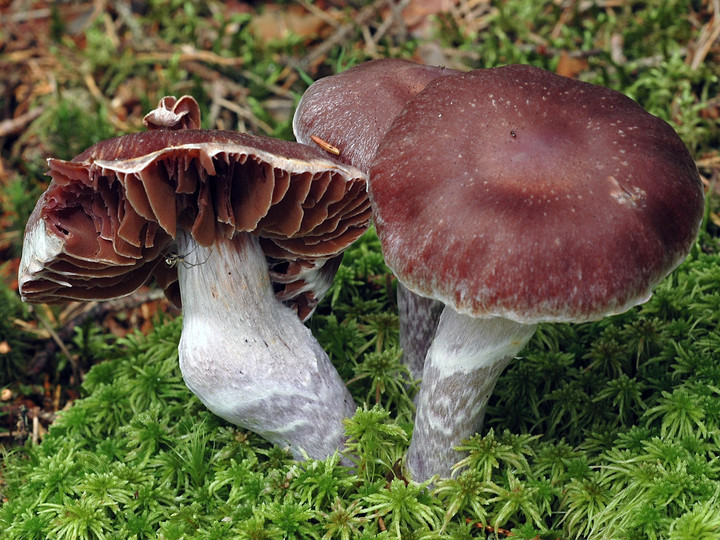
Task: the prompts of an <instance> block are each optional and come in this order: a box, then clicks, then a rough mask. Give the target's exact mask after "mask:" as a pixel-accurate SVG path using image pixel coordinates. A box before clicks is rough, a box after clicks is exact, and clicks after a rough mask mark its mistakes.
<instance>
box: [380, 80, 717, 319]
mask: <svg viewBox="0 0 720 540" xmlns="http://www.w3.org/2000/svg"><path fill="white" fill-rule="evenodd" d="M370 196H371V200H372V201H373V207H374V213H375V214H374V215H375V222H376V226H377V229H378V234H379V236H380V239H381V242H382V247H383V252H384V255H385V257H386V261H387V263H388V265H389V266H390V267H391V268H392V269H393V271H394V272H395V273H396V275H397V276H398V278H399V279H400V280H401V281H402V282H404V283H405V285H406V286H407V287H408V288H410V289H411V290H413V291H414V292H416V293H418V294H421V295H423V296H428V297H433V298H436V299H439V300H442V301H443V302H445V303H446V304H448V305H451V306H452V307H453V308H454V309H455V310H457V311H459V312H461V313H466V314H470V315H474V316H482V317H489V316H503V317H507V318H510V319H513V320H516V321H518V322H526V323H534V322H541V321H585V320H593V319H597V318H600V317H603V316H605V315H608V314H612V313H619V312H622V311H624V310H626V309H628V308H630V307H631V306H633V305H635V304H638V303H641V302H643V301H645V300H646V299H647V298H648V297H649V295H650V294H651V290H652V287H653V286H654V285H655V284H656V283H657V282H658V281H660V280H661V279H662V278H663V277H665V276H666V275H667V274H668V273H669V272H670V271H671V270H672V269H673V268H675V267H676V266H677V265H678V264H679V263H680V262H681V261H682V260H683V259H684V258H685V256H686V255H687V253H688V251H689V249H690V247H691V245H692V243H693V242H694V239H695V237H696V235H697V232H698V228H699V224H700V221H701V219H702V214H703V201H704V195H703V190H702V184H701V182H700V178H699V176H698V173H697V169H696V167H695V164H694V162H693V160H692V157H691V156H690V154H689V152H688V150H687V148H686V147H685V146H684V145H683V143H682V142H681V141H680V139H679V138H678V137H677V135H676V133H675V132H674V130H673V129H672V128H671V127H670V126H669V125H668V124H667V123H665V122H664V121H662V120H661V119H659V118H657V117H655V116H652V115H650V114H649V113H647V112H645V111H644V110H643V109H642V108H641V107H640V106H639V105H638V104H636V103H635V102H634V101H632V100H631V99H629V98H627V97H626V96H624V95H622V94H620V93H618V92H615V91H613V90H610V89H607V88H604V87H600V86H595V85H590V84H587V83H583V82H579V81H575V80H572V79H567V78H564V77H560V76H558V75H555V74H552V73H550V72H547V71H544V70H540V69H537V68H533V67H529V66H507V67H502V68H494V69H488V70H478V71H474V72H469V73H466V74H462V75H456V76H452V77H444V78H442V79H436V80H435V81H433V82H431V83H430V84H428V86H427V87H426V88H425V90H424V91H423V92H421V93H420V94H419V95H418V96H417V97H416V98H415V99H413V100H412V101H410V102H409V103H408V105H407V106H406V108H405V109H404V111H403V112H402V113H401V114H400V115H399V116H398V117H397V118H396V120H395V121H394V123H393V125H392V127H391V128H390V130H389V132H388V133H387V135H386V136H385V138H384V139H383V141H382V143H381V145H380V148H379V150H378V153H377V155H376V159H375V162H374V164H373V167H372V168H371V173H370Z"/></svg>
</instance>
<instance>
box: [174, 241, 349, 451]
mask: <svg viewBox="0 0 720 540" xmlns="http://www.w3.org/2000/svg"><path fill="white" fill-rule="evenodd" d="M218 236H220V235H218ZM177 249H178V253H179V254H180V256H181V257H182V258H180V259H178V261H177V264H178V279H179V285H180V295H181V298H182V305H183V329H182V337H181V339H180V345H179V347H178V349H179V355H180V368H181V370H182V374H183V378H184V379H185V383H186V384H187V386H188V388H190V390H192V392H193V393H195V395H196V396H198V398H200V401H202V402H203V403H204V404H205V405H206V406H207V407H208V409H210V410H211V411H212V412H214V413H215V414H217V415H218V416H220V417H221V418H224V419H225V420H227V421H229V422H232V423H233V424H237V425H239V426H241V427H243V428H246V429H249V430H252V431H254V432H255V433H257V434H259V435H261V436H263V437H264V438H265V439H267V440H269V441H270V442H272V443H274V444H277V445H280V446H283V447H289V449H290V451H291V452H292V454H293V456H294V457H295V458H296V459H303V452H305V453H306V454H307V455H308V456H309V457H312V458H318V459H322V458H324V457H327V456H328V455H330V454H332V453H333V452H334V451H335V450H337V449H339V448H341V447H342V445H343V443H344V439H345V437H344V431H343V419H344V418H346V417H349V416H351V415H352V414H353V413H354V412H355V403H354V402H353V399H352V397H351V396H350V393H349V392H348V390H347V388H346V387H345V385H344V384H343V382H342V380H341V379H340V376H339V375H338V373H337V371H336V370H335V368H334V366H333V365H332V363H331V362H330V359H329V358H328V356H327V354H326V353H325V351H323V349H322V348H321V347H320V345H319V344H318V343H317V341H316V340H315V338H314V337H313V335H312V334H311V333H310V330H309V329H308V328H307V327H305V326H304V325H303V324H302V322H301V321H300V320H299V319H298V317H297V314H296V313H295V312H294V311H293V310H291V309H290V308H288V307H286V306H285V305H283V304H282V303H281V302H280V301H279V300H277V299H276V298H275V296H274V293H273V289H272V286H271V284H270V280H269V277H268V268H267V262H266V260H265V257H264V255H263V252H262V250H261V248H260V245H259V243H258V238H257V237H256V236H254V235H251V234H248V233H240V234H237V235H236V236H235V237H234V238H233V239H232V240H229V239H225V238H220V239H218V240H216V241H215V243H214V244H213V245H212V246H211V247H203V246H201V245H199V244H198V243H197V242H196V241H195V240H194V239H193V238H192V236H191V235H190V234H188V233H184V232H182V231H180V232H179V233H178V238H177Z"/></svg>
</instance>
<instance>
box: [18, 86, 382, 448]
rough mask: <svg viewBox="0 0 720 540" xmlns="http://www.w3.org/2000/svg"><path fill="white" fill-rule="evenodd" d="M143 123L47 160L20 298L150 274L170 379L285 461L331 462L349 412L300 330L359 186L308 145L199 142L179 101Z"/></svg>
mask: <svg viewBox="0 0 720 540" xmlns="http://www.w3.org/2000/svg"><path fill="white" fill-rule="evenodd" d="M145 124H146V126H147V127H148V128H150V131H147V132H144V133H136V134H131V135H126V136H123V137H119V138H116V139H111V140H107V141H103V142H101V143H98V144H96V145H95V146H93V147H91V148H89V149H88V150H86V151H85V152H83V153H82V154H80V155H79V156H78V157H76V158H75V159H73V160H72V161H62V160H57V159H50V160H49V165H50V173H49V174H50V176H51V177H52V179H53V180H52V182H51V183H50V186H49V187H48V189H47V191H46V192H45V193H44V194H43V195H42V196H41V198H40V200H39V201H38V203H37V205H36V207H35V210H34V212H33V213H32V215H31V217H30V220H29V221H28V224H27V228H26V232H25V239H24V245H23V253H22V259H21V263H20V270H19V288H20V294H21V295H22V298H23V299H24V300H25V301H29V302H47V303H52V302H60V301H65V300H102V299H107V298H113V297H117V296H122V295H126V294H129V293H130V292H132V291H134V290H135V289H137V288H138V287H139V286H140V285H142V284H143V283H145V282H147V281H148V280H149V279H150V278H151V276H152V277H154V278H155V279H156V280H157V281H158V282H159V283H160V284H161V285H162V286H163V288H164V289H165V291H166V294H167V296H168V298H170V299H171V300H172V301H173V302H175V303H177V304H180V303H181V305H182V312H183V329H182V336H181V340H180V344H179V358H180V367H181V369H182V373H183V378H184V379H185V382H186V384H187V385H188V387H189V388H190V389H191V390H192V391H193V392H194V393H195V394H196V395H197V396H198V397H199V398H200V400H201V401H202V402H203V403H204V404H205V405H206V406H207V407H208V408H209V409H210V410H212V411H213V412H214V413H216V414H218V415H219V416H221V417H222V418H224V419H226V420H228V421H230V422H233V423H235V424H238V425H240V426H242V427H244V428H247V429H250V430H252V431H255V432H256V433H258V434H260V435H262V436H264V437H265V438H266V439H268V440H269V441H271V442H273V443H276V444H278V445H281V446H285V447H289V449H290V450H291V451H292V453H293V454H294V456H295V457H296V458H302V457H303V455H309V456H311V457H315V458H324V457H326V456H327V455H329V454H332V453H333V452H334V451H335V450H336V449H338V448H340V447H341V446H342V444H343V440H344V434H343V423H342V420H343V419H344V418H345V417H348V416H350V415H352V414H353V413H354V411H355V404H354V402H353V399H352V397H351V396H350V394H349V392H348V391H347V388H346V387H345V385H344V384H343V382H342V380H341V379H340V377H339V375H338V374H337V372H336V370H335V368H334V367H333V365H332V364H331V363H330V360H329V358H328V356H327V355H326V354H325V352H324V351H323V350H322V348H321V347H320V346H319V344H318V343H317V341H316V340H315V339H314V338H313V336H312V334H311V333H310V331H309V330H308V329H307V328H306V327H305V326H304V325H303V322H302V321H303V320H305V319H306V318H307V317H309V316H310V314H311V313H312V311H313V310H314V308H315V305H316V304H317V302H318V301H319V300H320V299H321V298H322V296H323V295H324V294H325V293H326V292H327V290H328V288H329V286H330V284H331V282H332V278H333V276H334V273H335V271H336V270H337V268H338V265H339V258H340V257H341V256H342V251H343V250H344V249H345V248H346V247H347V246H348V245H349V244H350V243H351V242H353V241H354V240H355V239H357V238H358V237H359V236H360V235H361V234H362V233H363V232H364V231H365V230H366V228H367V226H368V223H369V219H370V208H369V201H368V198H367V193H366V175H365V174H364V173H362V172H361V171H359V170H358V169H356V168H353V167H350V166H347V165H344V164H342V163H340V162H338V161H336V160H334V159H333V158H332V157H331V156H329V155H328V154H327V153H325V152H323V151H321V150H319V149H317V148H316V147H314V146H312V147H311V146H306V145H303V144H300V143H294V142H287V141H280V140H276V139H271V138H267V137H257V136H252V135H248V134H243V133H237V132H230V131H214V130H213V131H211V130H200V129H197V128H198V127H199V126H200V111H199V107H198V105H197V103H196V102H195V100H193V99H192V98H190V97H187V96H186V97H183V98H181V99H179V100H176V99H175V98H164V99H163V100H162V101H161V102H160V105H159V107H158V109H156V110H155V111H153V112H151V113H150V114H148V115H147V116H146V118H145Z"/></svg>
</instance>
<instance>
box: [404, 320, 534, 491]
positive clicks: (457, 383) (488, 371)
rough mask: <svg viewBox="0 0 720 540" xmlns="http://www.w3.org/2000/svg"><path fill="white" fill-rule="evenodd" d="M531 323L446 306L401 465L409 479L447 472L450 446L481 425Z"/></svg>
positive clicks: (454, 456)
mask: <svg viewBox="0 0 720 540" xmlns="http://www.w3.org/2000/svg"><path fill="white" fill-rule="evenodd" d="M535 328H536V325H534V324H531V325H527V324H521V323H517V322H514V321H511V320H509V319H504V318H501V317H494V318H490V319H476V318H472V317H468V316H467V315H461V314H459V313H457V312H456V311H454V310H453V309H451V308H449V307H446V308H445V309H444V310H443V312H442V315H441V316H440V322H439V324H438V328H437V332H436V334H435V340H434V341H433V343H432V345H431V346H430V349H429V350H428V354H427V359H426V361H425V369H424V372H423V379H422V383H421V385H420V393H419V395H418V398H417V417H416V419H415V429H414V431H413V436H412V440H411V442H410V448H409V450H408V455H407V460H406V466H407V469H408V472H409V473H410V476H411V478H412V479H413V480H416V481H418V482H423V481H425V480H427V479H429V478H431V477H432V476H434V475H436V474H437V475H440V476H441V477H449V476H450V473H451V468H452V466H453V464H455V463H457V462H458V461H460V459H462V457H463V456H462V454H461V453H460V452H458V451H457V450H454V448H455V447H456V446H459V445H460V444H461V443H462V441H463V440H465V439H467V438H469V437H470V436H472V435H473V434H474V433H476V432H477V431H478V430H479V429H480V428H481V427H482V422H483V417H484V415H485V409H486V407H487V402H488V399H489V398H490V395H491V394H492V392H493V389H494V388H495V383H496V382H497V379H498V377H499V376H500V374H501V373H502V372H503V370H504V369H505V367H507V365H508V363H509V362H510V360H512V359H513V358H514V357H515V356H516V355H517V353H518V352H519V351H520V350H521V349H522V348H523V347H524V346H525V344H526V343H527V342H528V340H529V339H530V337H532V335H533V334H534V333H535Z"/></svg>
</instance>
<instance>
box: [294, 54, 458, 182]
mask: <svg viewBox="0 0 720 540" xmlns="http://www.w3.org/2000/svg"><path fill="white" fill-rule="evenodd" d="M455 73H459V72H458V71H455V70H452V69H445V68H441V67H433V66H424V65H422V64H416V63H415V62H410V61H408V60H400V59H396V58H384V59H380V60H372V61H370V62H365V63H363V64H360V65H358V66H355V67H352V68H350V69H348V70H347V71H343V72H341V73H338V74H337V75H332V76H330V77H325V78H324V79H320V80H318V81H316V82H315V83H313V84H312V85H311V86H310V88H308V89H307V90H306V92H305V93H304V94H303V97H302V99H301V100H300V103H299V104H298V107H297V109H296V111H295V116H294V117H293V132H294V133H295V138H296V139H297V140H298V141H299V142H301V143H305V144H309V145H312V144H315V143H313V141H312V139H311V135H314V136H316V137H319V138H320V139H321V140H323V141H325V142H327V143H329V144H331V145H332V146H335V147H336V148H337V149H338V150H339V151H340V154H339V159H340V160H341V161H342V162H343V163H348V164H350V165H353V166H355V167H357V168H359V169H360V170H362V171H366V172H367V170H368V169H369V168H370V163H371V162H372V159H373V157H374V155H375V150H376V149H377V146H378V144H379V142H380V139H382V137H383V136H384V135H385V133H386V132H387V130H388V128H389V127H390V124H391V123H392V121H393V119H394V118H395V116H397V114H398V113H399V112H400V111H401V110H402V108H403V107H404V106H405V104H406V103H407V101H408V100H409V99H411V98H412V97H414V96H415V95H416V94H417V93H418V92H420V91H421V90H422V89H423V88H425V86H426V85H427V84H428V83H429V82H430V81H432V80H433V79H436V78H437V77H443V76H446V75H450V74H455Z"/></svg>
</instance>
